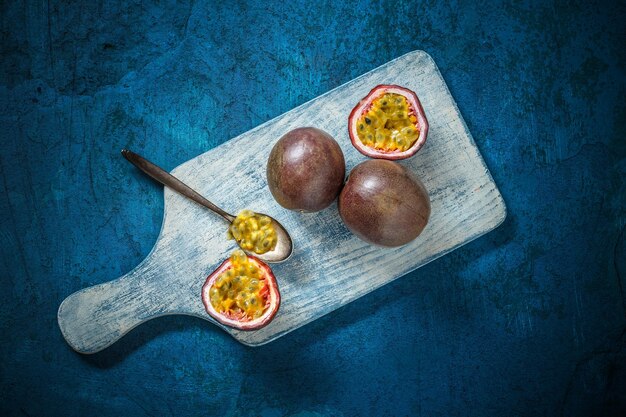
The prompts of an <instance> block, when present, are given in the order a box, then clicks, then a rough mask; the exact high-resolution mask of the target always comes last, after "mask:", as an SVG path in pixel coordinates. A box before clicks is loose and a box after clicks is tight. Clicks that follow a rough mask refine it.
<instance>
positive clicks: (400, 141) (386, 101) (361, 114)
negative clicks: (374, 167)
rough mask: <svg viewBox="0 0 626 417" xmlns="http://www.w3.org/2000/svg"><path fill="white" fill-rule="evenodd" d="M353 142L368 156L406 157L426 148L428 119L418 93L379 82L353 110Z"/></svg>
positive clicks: (350, 127)
mask: <svg viewBox="0 0 626 417" xmlns="http://www.w3.org/2000/svg"><path fill="white" fill-rule="evenodd" d="M348 129H349V133H350V140H351V141H352V145H354V147H355V148H356V149H357V150H358V151H359V152H361V153H362V154H363V155H365V156H369V157H371V158H379V159H391V160H396V159H406V158H409V157H411V156H413V155H415V153H416V152H417V151H418V150H419V149H420V148H421V147H422V146H424V143H425V142H426V136H427V135H428V121H427V120H426V115H425V114H424V109H423V108H422V104H421V103H420V101H419V99H418V98H417V95H416V94H415V93H414V92H413V91H411V90H409V89H406V88H404V87H400V86H397V85H379V86H377V87H375V88H374V89H373V90H372V91H370V93H369V94H368V95H367V96H366V97H365V98H363V99H362V100H361V101H360V102H359V104H357V105H356V107H355V108H354V109H352V112H351V113H350V118H349V120H348Z"/></svg>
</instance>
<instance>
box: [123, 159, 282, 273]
mask: <svg viewBox="0 0 626 417" xmlns="http://www.w3.org/2000/svg"><path fill="white" fill-rule="evenodd" d="M122 155H123V156H124V158H126V159H127V160H128V161H129V162H130V163H132V164H133V165H135V166H136V167H137V168H139V169H140V170H141V171H143V172H144V173H146V174H147V175H148V176H150V177H151V178H152V179H154V180H155V181H157V182H159V183H161V184H163V185H165V186H166V187H169V188H171V189H172V190H174V191H176V192H178V193H180V194H181V195H183V196H185V197H187V198H189V199H191V200H193V201H195V202H196V203H198V204H200V205H202V206H204V207H206V208H208V209H210V210H212V211H213V212H215V213H216V214H219V215H220V216H221V217H222V218H223V219H224V220H226V221H227V222H228V223H229V225H230V224H232V222H233V221H234V220H235V216H233V215H232V214H230V213H228V212H226V211H224V210H222V209H221V208H220V207H218V206H216V205H215V204H213V203H212V202H210V201H209V200H207V199H206V198H204V197H203V196H202V195H200V194H199V193H198V192H196V191H195V190H193V189H192V188H191V187H189V186H188V185H187V184H185V183H183V182H182V181H181V180H179V179H178V178H176V177H174V176H173V175H172V174H170V173H169V172H167V171H165V170H164V169H162V168H161V167H159V166H157V165H155V164H153V163H152V162H150V161H148V160H147V159H145V158H144V157H142V156H140V155H138V154H136V153H134V152H132V151H129V150H128V149H122ZM258 214H261V213H258ZM264 216H267V217H269V218H270V219H271V221H272V226H273V227H274V230H275V231H276V238H277V241H276V246H275V247H274V249H273V250H271V251H269V252H265V253H262V254H258V253H255V252H251V251H248V250H246V249H243V248H241V249H242V250H243V251H244V252H246V253H248V254H250V255H254V256H256V257H257V258H259V259H261V260H262V261H264V262H270V263H275V262H282V261H284V260H286V259H287V258H289V256H291V253H292V252H293V242H292V240H291V237H290V236H289V233H287V230H285V228H284V227H283V225H282V224H280V222H279V221H278V220H276V219H275V218H273V217H272V216H268V215H267V214H264ZM235 241H236V240H235ZM237 245H239V242H237Z"/></svg>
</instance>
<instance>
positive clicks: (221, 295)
mask: <svg viewBox="0 0 626 417" xmlns="http://www.w3.org/2000/svg"><path fill="white" fill-rule="evenodd" d="M230 262H231V265H230V268H229V269H228V270H226V271H224V272H222V273H221V274H220V276H219V277H218V278H217V279H216V280H215V284H214V285H213V286H212V287H211V289H210V290H209V297H210V301H211V305H212V306H213V308H214V309H215V310H216V311H217V312H218V313H220V314H223V315H226V316H229V317H241V319H242V320H252V319H255V318H259V317H261V315H262V314H263V312H264V311H265V309H266V307H267V305H266V304H267V303H266V301H267V295H268V294H267V288H266V283H265V279H264V276H263V274H262V273H261V270H260V269H259V268H258V267H257V266H256V265H254V264H253V263H252V262H250V260H249V258H248V257H247V256H246V254H245V253H244V252H243V251H242V250H240V249H238V250H236V251H235V252H233V254H232V255H231V256H230ZM233 271H236V272H235V273H233ZM235 274H236V275H235Z"/></svg>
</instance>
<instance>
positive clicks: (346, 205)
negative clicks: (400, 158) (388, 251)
mask: <svg viewBox="0 0 626 417" xmlns="http://www.w3.org/2000/svg"><path fill="white" fill-rule="evenodd" d="M339 214H340V215H341V218H342V219H343V221H344V223H345V225H346V226H347V227H348V229H350V231H351V232H352V233H354V234H355V235H356V236H358V237H359V238H361V239H363V240H364V241H366V242H369V243H373V244H375V245H380V246H401V245H404V244H406V243H409V242H410V241H412V240H413V239H415V238H416V237H417V236H419V234H420V233H422V230H424V227H426V224H427V223H428V218H429V217H430V199H429V197H428V192H427V191H426V188H425V187H424V184H422V182H421V181H420V180H419V179H418V178H417V177H416V176H415V175H414V174H413V173H412V172H411V171H409V170H408V169H406V168H405V167H403V166H402V165H400V164H398V163H396V162H392V161H387V160H383V159H375V160H369V161H365V162H363V163H361V164H359V165H357V166H356V167H354V169H353V170H352V172H350V175H349V176H348V181H347V182H346V184H345V185H344V187H343V190H342V191H341V194H340V195H339Z"/></svg>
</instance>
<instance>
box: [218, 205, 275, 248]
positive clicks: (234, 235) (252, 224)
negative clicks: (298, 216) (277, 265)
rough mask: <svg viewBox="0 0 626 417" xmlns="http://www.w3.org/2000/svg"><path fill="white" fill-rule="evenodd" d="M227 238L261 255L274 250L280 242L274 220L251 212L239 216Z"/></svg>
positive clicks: (229, 230) (244, 212) (229, 229)
mask: <svg viewBox="0 0 626 417" xmlns="http://www.w3.org/2000/svg"><path fill="white" fill-rule="evenodd" d="M226 237H227V238H228V239H235V240H236V241H237V243H238V244H239V246H240V247H242V248H243V249H245V250H248V251H252V252H254V253H258V254H259V255H261V254H263V253H266V252H269V251H271V250H273V249H274V248H275V247H276V243H277V242H278V238H277V236H276V230H274V226H272V219H270V218H269V217H268V216H264V215H262V214H257V213H254V212H253V211H250V210H243V211H242V212H241V213H239V214H238V215H237V217H236V218H235V220H234V221H233V222H232V224H231V225H230V227H229V228H228V231H227V232H226Z"/></svg>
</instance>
